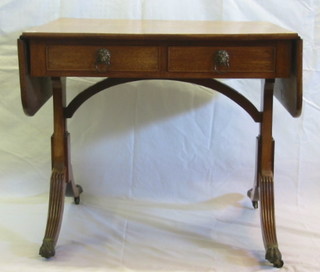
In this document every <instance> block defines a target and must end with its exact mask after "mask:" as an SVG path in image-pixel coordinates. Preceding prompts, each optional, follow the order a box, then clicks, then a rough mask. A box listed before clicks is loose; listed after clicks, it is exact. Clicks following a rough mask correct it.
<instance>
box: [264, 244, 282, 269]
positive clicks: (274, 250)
mask: <svg viewBox="0 0 320 272" xmlns="http://www.w3.org/2000/svg"><path fill="white" fill-rule="evenodd" d="M266 259H267V260H268V261H269V262H270V263H272V264H273V266H274V267H277V268H280V267H282V266H283V261H282V255H281V253H280V250H279V249H278V247H270V248H268V250H267V252H266Z"/></svg>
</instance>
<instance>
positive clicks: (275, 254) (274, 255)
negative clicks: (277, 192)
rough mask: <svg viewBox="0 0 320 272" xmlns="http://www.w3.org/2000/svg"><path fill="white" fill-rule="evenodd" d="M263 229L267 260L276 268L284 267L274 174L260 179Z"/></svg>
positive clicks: (262, 176)
mask: <svg viewBox="0 0 320 272" xmlns="http://www.w3.org/2000/svg"><path fill="white" fill-rule="evenodd" d="M260 202H261V227H262V235H263V241H264V246H265V249H266V259H267V260H268V261H270V262H271V263H272V264H273V265H274V266H275V267H282V266H283V261H282V255H281V253H280V251H279V248H278V242H277V235H276V224H275V215H274V193H273V174H272V173H269V174H267V175H261V177H260Z"/></svg>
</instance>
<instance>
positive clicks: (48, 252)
mask: <svg viewBox="0 0 320 272" xmlns="http://www.w3.org/2000/svg"><path fill="white" fill-rule="evenodd" d="M54 247H55V243H54V241H53V239H44V240H43V243H42V246H41V247H40V250H39V254H40V255H41V256H42V257H44V258H46V259H49V258H51V257H53V256H54V255H55V253H56V252H55V249H54Z"/></svg>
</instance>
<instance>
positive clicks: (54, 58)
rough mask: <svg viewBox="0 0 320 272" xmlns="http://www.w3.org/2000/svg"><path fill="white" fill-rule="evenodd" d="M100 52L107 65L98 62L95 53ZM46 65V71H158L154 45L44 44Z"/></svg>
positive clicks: (97, 54) (156, 53) (156, 51)
mask: <svg viewBox="0 0 320 272" xmlns="http://www.w3.org/2000/svg"><path fill="white" fill-rule="evenodd" d="M105 49H107V51H106V50H105ZM103 50H105V51H104V52H108V55H109V58H110V59H109V64H105V63H101V62H99V60H98V59H99V54H100V55H101V54H105V53H103ZM101 52H102V53H101ZM100 58H101V56H100ZM46 62H47V63H46V70H47V71H59V72H60V71H62V72H63V71H64V72H96V73H104V72H118V71H120V72H153V71H158V70H159V49H158V47H157V46H122V45H121V46H94V45H86V46H83V45H48V46H47V47H46Z"/></svg>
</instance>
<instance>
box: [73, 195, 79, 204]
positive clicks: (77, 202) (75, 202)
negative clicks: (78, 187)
mask: <svg viewBox="0 0 320 272" xmlns="http://www.w3.org/2000/svg"><path fill="white" fill-rule="evenodd" d="M74 204H76V205H79V204H80V196H78V197H75V198H74Z"/></svg>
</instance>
